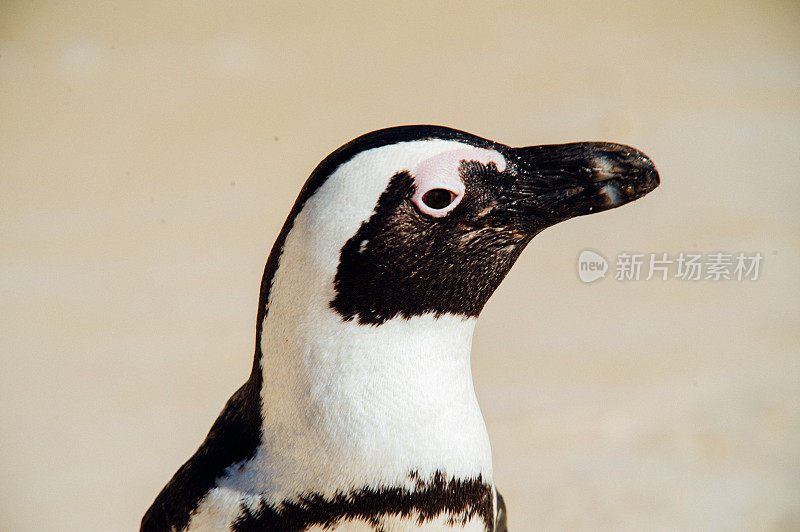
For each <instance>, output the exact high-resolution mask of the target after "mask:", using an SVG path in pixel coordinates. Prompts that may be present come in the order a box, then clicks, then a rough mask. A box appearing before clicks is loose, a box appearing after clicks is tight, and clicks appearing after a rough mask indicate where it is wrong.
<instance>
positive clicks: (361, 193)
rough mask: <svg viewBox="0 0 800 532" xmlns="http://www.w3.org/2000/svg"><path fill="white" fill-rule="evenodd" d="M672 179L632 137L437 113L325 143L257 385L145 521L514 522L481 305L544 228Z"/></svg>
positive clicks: (263, 301)
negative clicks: (519, 133) (591, 135)
mask: <svg viewBox="0 0 800 532" xmlns="http://www.w3.org/2000/svg"><path fill="white" fill-rule="evenodd" d="M659 180H660V178H659V174H658V172H657V170H656V168H655V166H654V164H653V163H652V161H651V160H650V159H649V158H648V157H647V156H646V155H644V154H643V153H642V152H640V151H638V150H636V149H634V148H631V147H629V146H624V145H620V144H611V143H605V142H578V143H570V144H558V145H541V146H530V147H522V148H512V147H509V146H506V145H503V144H500V143H498V142H494V141H491V140H487V139H485V138H481V137H478V136H475V135H472V134H469V133H466V132H464V131H459V130H455V129H450V128H447V127H442V126H431V125H411V126H398V127H392V128H388V129H382V130H378V131H373V132H371V133H367V134H365V135H363V136H360V137H358V138H356V139H355V140H352V141H350V142H349V143H347V144H345V145H343V146H342V147H340V148H339V149H337V150H336V151H334V152H333V153H331V154H330V155H329V156H328V157H326V158H325V159H324V160H323V161H322V162H321V163H320V164H319V165H318V166H317V167H316V169H315V170H314V171H313V172H312V173H311V175H310V177H309V178H308V180H307V181H306V183H305V185H304V186H303V188H302V190H301V191H300V194H299V196H298V198H297V200H296V202H295V203H294V206H293V207H292V209H291V211H290V213H289V215H288V218H287V219H286V222H285V224H284V225H283V228H282V230H281V231H280V234H279V235H278V237H277V240H276V242H275V244H274V246H273V248H272V251H271V253H270V254H269V258H268V260H267V263H266V267H265V269H264V275H263V279H262V281H261V291H260V299H259V306H258V313H257V318H256V334H255V357H254V361H253V366H252V371H251V373H250V377H249V379H248V380H247V381H246V382H245V383H244V385H242V387H241V388H239V389H238V391H236V393H234V394H233V396H232V397H231V398H230V399H229V400H228V402H227V404H226V405H225V406H224V408H223V409H222V412H221V413H220V415H219V417H218V418H217V420H216V422H215V423H214V424H213V426H212V427H211V429H210V431H209V433H208V435H207V437H206V439H205V441H204V442H203V443H202V444H201V445H200V447H199V448H198V449H197V451H196V452H195V453H194V455H192V456H191V458H189V460H188V461H187V462H186V463H185V464H183V466H181V467H180V468H179V469H178V471H177V472H176V473H175V475H174V476H173V477H172V479H171V480H170V481H169V482H168V483H167V484H166V486H164V488H163V489H162V490H161V492H160V493H159V494H158V496H157V497H156V499H155V501H154V502H153V504H152V506H150V508H149V509H148V510H147V512H146V514H145V515H144V517H143V519H142V522H141V530H143V531H161V530H232V531H251V530H282V531H300V530H347V531H350V530H370V531H399V530H443V529H444V530H482V531H504V530H506V529H507V526H506V510H505V504H504V502H503V498H502V496H501V495H500V494H499V492H498V491H497V489H496V488H495V485H494V477H493V474H492V457H491V447H490V443H489V436H488V434H487V430H486V426H485V424H484V420H483V417H482V415H481V411H480V408H479V406H478V402H477V399H476V396H475V391H474V388H473V381H472V374H471V369H470V348H471V343H472V333H473V329H474V327H475V323H476V320H477V318H478V315H479V314H480V312H481V309H482V308H483V307H484V305H485V304H486V302H487V300H488V299H489V297H490V296H491V295H492V293H493V292H494V291H495V289H496V288H497V287H498V285H499V284H500V282H501V281H502V280H503V278H504V277H505V275H506V274H507V273H508V271H509V270H510V268H511V267H512V265H513V264H514V262H515V261H516V259H517V257H519V255H520V253H521V252H522V251H523V249H524V248H525V246H526V245H527V244H528V242H530V241H531V239H532V238H533V237H534V236H535V235H537V234H538V233H540V232H541V231H542V230H544V229H546V228H547V227H550V226H552V225H554V224H556V223H558V222H561V221H564V220H567V219H569V218H573V217H576V216H582V215H586V214H590V213H595V212H601V211H604V210H608V209H612V208H615V207H619V206H621V205H624V204H626V203H630V202H632V201H634V200H636V199H638V198H640V197H642V196H644V195H645V194H647V193H649V192H650V191H652V190H653V189H655V188H656V187H657V186H658V185H659Z"/></svg>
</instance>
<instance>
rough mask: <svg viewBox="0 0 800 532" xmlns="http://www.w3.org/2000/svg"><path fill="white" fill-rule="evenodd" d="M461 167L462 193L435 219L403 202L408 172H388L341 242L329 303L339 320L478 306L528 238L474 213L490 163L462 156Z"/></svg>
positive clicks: (488, 192)
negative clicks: (371, 205)
mask: <svg viewBox="0 0 800 532" xmlns="http://www.w3.org/2000/svg"><path fill="white" fill-rule="evenodd" d="M460 173H461V176H462V178H463V179H464V182H465V184H466V188H467V192H466V194H465V197H464V199H463V200H462V202H461V203H460V204H459V205H458V206H457V207H456V208H455V209H454V210H453V211H452V212H451V213H449V214H448V215H447V216H445V217H442V218H433V217H430V216H427V215H425V214H423V213H421V212H420V211H419V210H418V209H417V208H416V207H415V206H414V204H413V203H412V202H411V201H410V198H411V196H412V194H413V193H414V190H415V188H414V179H413V177H412V176H411V174H409V173H408V172H400V173H398V174H396V175H395V176H394V177H392V179H391V181H390V183H389V186H388V187H387V189H386V191H385V192H384V193H383V194H382V195H381V196H380V198H379V200H378V204H377V206H376V208H375V212H374V214H373V215H372V216H371V217H370V219H369V220H367V221H366V222H364V223H363V224H362V225H361V227H360V229H359V230H358V232H357V233H356V234H355V235H354V236H353V237H352V238H350V240H348V241H347V243H346V244H345V245H344V247H343V248H342V251H341V257H340V262H339V266H338V269H337V272H336V277H335V279H334V285H335V289H336V297H335V298H334V299H333V301H331V302H330V306H331V308H333V309H334V310H336V312H338V313H339V314H340V315H341V316H342V318H343V319H345V320H352V319H356V320H357V321H358V322H359V323H361V324H371V325H380V324H381V323H383V322H385V321H386V320H389V319H392V318H394V317H396V316H401V317H403V318H410V317H412V316H418V315H422V314H425V313H432V314H434V315H436V316H440V315H443V314H456V315H460V316H465V317H474V316H477V315H478V314H479V313H480V311H481V309H482V308H483V306H484V305H485V304H486V301H487V300H488V299H489V297H490V296H491V295H492V293H493V292H494V291H495V289H496V288H497V286H498V285H499V284H500V282H501V281H502V280H503V278H504V277H505V275H506V273H507V272H508V270H509V269H510V268H511V266H512V265H513V263H514V261H515V260H516V258H517V257H518V256H519V254H520V253H521V252H522V249H523V248H524V245H525V244H526V243H527V241H528V240H529V239H528V238H527V237H525V236H522V235H519V234H517V233H515V232H514V231H512V230H509V229H508V228H507V227H505V226H498V225H494V224H492V223H491V221H492V217H491V216H490V215H488V214H487V215H486V216H483V217H481V216H480V213H481V212H482V211H487V212H488V211H490V210H491V207H492V202H493V201H494V199H495V193H494V192H493V190H492V189H493V188H495V184H496V183H495V182H496V181H498V180H500V179H502V176H501V175H500V173H499V172H498V171H497V167H496V166H495V165H494V164H489V165H488V166H485V165H482V164H480V163H477V162H474V161H471V162H464V163H462V165H461V168H460Z"/></svg>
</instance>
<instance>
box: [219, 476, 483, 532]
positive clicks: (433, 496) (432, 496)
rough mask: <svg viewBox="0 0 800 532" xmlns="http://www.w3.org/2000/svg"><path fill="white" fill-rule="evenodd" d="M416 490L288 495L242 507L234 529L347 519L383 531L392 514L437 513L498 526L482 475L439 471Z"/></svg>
mask: <svg viewBox="0 0 800 532" xmlns="http://www.w3.org/2000/svg"><path fill="white" fill-rule="evenodd" d="M411 478H412V479H414V480H415V481H416V486H415V488H414V490H407V489H404V488H398V487H384V488H380V489H374V488H367V487H365V488H362V489H359V490H356V491H351V492H349V493H341V492H340V493H337V494H336V495H335V496H333V497H331V498H326V497H323V496H322V495H320V494H318V493H308V494H303V495H301V496H299V497H297V498H296V499H293V500H285V501H283V502H282V503H281V504H280V505H279V506H277V507H276V506H271V505H269V504H266V503H265V502H263V501H262V502H261V504H260V505H259V507H258V509H257V510H255V511H250V510H249V509H247V508H243V509H242V513H241V515H240V516H239V518H238V519H237V520H236V522H235V523H234V524H233V527H232V529H233V530H235V531H237V532H251V531H252V532H255V531H261V530H283V531H287V532H289V531H299V530H306V529H307V528H309V527H312V526H315V525H316V526H321V527H323V528H329V527H334V526H336V525H338V524H340V523H342V522H344V521H355V520H359V521H366V522H368V523H370V524H371V525H372V526H373V527H375V529H376V530H381V528H380V520H381V519H382V518H386V517H401V518H409V519H416V521H417V523H418V524H420V525H422V524H423V523H425V522H426V521H430V520H433V519H435V518H437V517H440V516H443V517H446V519H447V522H448V523H449V524H451V525H454V526H464V525H466V524H467V523H468V522H469V521H470V520H471V519H473V518H475V517H477V518H479V519H481V521H483V523H484V526H485V529H486V530H488V531H491V530H493V529H494V523H493V516H494V507H493V504H494V500H493V499H494V497H493V491H492V486H491V485H490V484H487V483H484V481H483V479H482V478H481V476H480V475H479V476H478V478H476V479H468V480H461V479H450V480H445V477H444V475H443V474H442V473H441V472H437V473H436V474H435V475H434V476H433V477H432V478H431V479H430V480H428V481H422V480H420V479H419V478H418V476H417V475H415V474H412V475H411Z"/></svg>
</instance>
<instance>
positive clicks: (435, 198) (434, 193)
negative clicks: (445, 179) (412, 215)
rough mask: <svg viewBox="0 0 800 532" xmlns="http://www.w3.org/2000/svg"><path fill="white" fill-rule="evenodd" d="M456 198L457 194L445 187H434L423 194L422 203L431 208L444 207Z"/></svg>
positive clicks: (438, 208)
mask: <svg viewBox="0 0 800 532" xmlns="http://www.w3.org/2000/svg"><path fill="white" fill-rule="evenodd" d="M455 198H456V194H455V193H453V192H450V191H449V190H447V189H444V188H434V189H431V190H429V191H427V192H426V193H425V194H423V195H422V203H424V204H425V205H427V206H428V207H429V208H431V209H435V210H440V209H444V208H445V207H447V206H448V205H450V204H451V203H453V200H454V199H455Z"/></svg>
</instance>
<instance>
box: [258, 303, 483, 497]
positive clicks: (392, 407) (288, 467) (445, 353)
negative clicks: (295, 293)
mask: <svg viewBox="0 0 800 532" xmlns="http://www.w3.org/2000/svg"><path fill="white" fill-rule="evenodd" d="M285 303H287V305H286V306H284V301H282V298H280V297H276V298H273V300H272V304H271V305H270V307H271V308H270V310H269V313H268V315H267V318H266V319H265V320H264V326H265V327H264V329H263V331H262V336H261V338H262V340H261V349H262V353H263V355H262V358H261V368H260V369H261V374H262V379H261V382H262V385H261V399H262V419H263V425H262V434H263V436H262V445H261V447H260V449H259V451H258V455H257V458H256V460H255V463H254V464H253V465H255V466H256V467H257V469H260V470H261V471H260V474H259V476H260V477H261V478H268V479H269V482H268V483H267V484H268V485H267V486H264V488H265V489H264V491H263V492H262V493H265V494H269V495H270V498H272V499H273V500H276V501H277V500H282V499H283V498H286V497H291V496H293V494H296V493H302V492H308V491H309V490H310V491H315V492H318V493H326V494H329V495H333V494H334V493H336V492H345V493H346V492H348V491H349V490H353V489H357V488H359V487H361V486H365V485H367V486H375V487H382V486H408V487H413V482H412V480H411V477H409V475H411V476H415V478H432V477H433V476H434V475H436V474H443V475H445V477H449V478H461V479H478V478H480V479H481V480H482V481H484V482H491V478H492V471H491V449H490V446H489V439H488V435H487V433H486V428H485V424H484V421H483V417H482V416H481V412H480V409H479V407H478V403H477V399H476V397H475V392H474V388H473V381H472V373H471V369H470V349H471V344H472V332H473V329H474V326H475V319H474V318H464V317H462V316H454V315H444V316H440V317H435V316H433V315H431V314H428V315H423V316H414V317H411V318H409V319H404V318H395V319H392V320H388V321H387V322H385V323H383V324H382V325H380V326H371V325H360V324H358V323H357V321H355V320H352V321H343V320H342V319H341V317H340V316H339V315H338V314H336V313H335V312H333V311H332V310H330V308H328V307H325V308H319V307H317V308H316V309H315V310H313V311H311V310H310V309H306V311H305V312H299V313H298V312H296V311H295V312H292V311H291V309H295V310H296V309H297V308H298V305H297V302H296V301H294V305H291V304H288V303H289V301H286V302H285ZM280 310H285V311H286V313H283V312H280Z"/></svg>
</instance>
